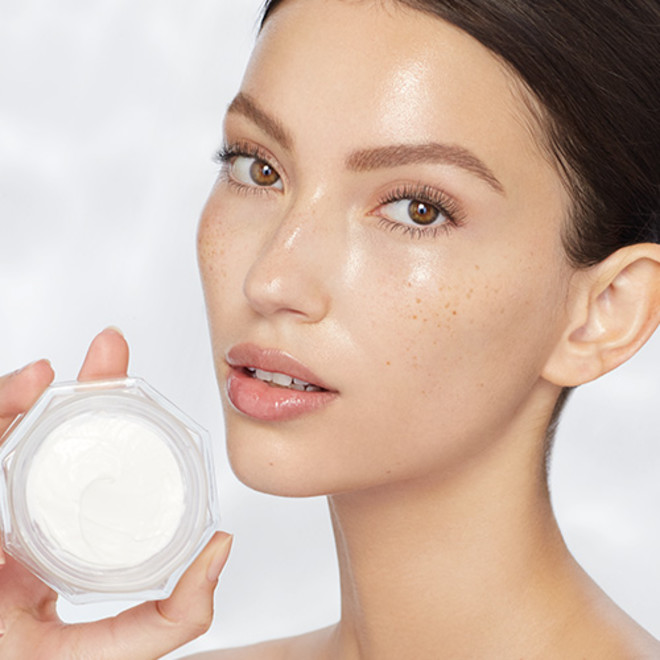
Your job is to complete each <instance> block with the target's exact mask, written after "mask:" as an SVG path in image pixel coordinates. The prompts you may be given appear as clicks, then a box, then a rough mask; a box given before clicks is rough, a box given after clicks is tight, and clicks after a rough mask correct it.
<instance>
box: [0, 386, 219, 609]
mask: <svg viewBox="0 0 660 660" xmlns="http://www.w3.org/2000/svg"><path fill="white" fill-rule="evenodd" d="M0 468H1V469H0V525H1V527H2V532H3V537H4V543H5V548H6V550H7V551H8V552H9V554H11V555H12V556H13V557H14V558H15V559H17V560H18V561H20V562H22V563H23V564H25V566H26V567H27V568H28V569H29V570H30V571H32V572H33V573H34V574H36V575H37V576H38V577H40V578H41V579H42V580H43V581H44V582H46V583H47V584H48V585H50V586H51V587H53V588H54V589H55V590H56V591H58V592H59V593H60V594H62V595H64V596H66V597H67V598H68V599H69V600H71V601H72V602H77V603H86V602H92V601H98V600H108V599H122V600H128V599H130V600H145V599H157V598H165V597H166V596H168V595H169V594H170V593H171V591H172V589H173V588H174V585H175V584H176V582H177V580H178V579H179V577H180V576H181V573H183V571H184V570H185V569H186V568H187V566H189V565H190V563H191V562H192V561H193V559H194V558H195V557H196V556H197V554H198V553H199V552H200V550H201V549H202V548H203V547H204V544H205V543H206V541H208V540H209V538H210V537H211V535H212V534H213V532H214V530H215V529H216V527H217V524H218V518H219V516H218V511H217V497H216V492H215V479H214V468H213V458H212V451H211V447H210V438H209V436H208V433H206V431H205V430H204V429H202V428H201V427H200V426H198V425H197V424H196V423H195V422H193V421H192V420H191V419H190V418H189V417H187V416H186V415H185V414H184V413H182V412H181V411H180V410H178V409H177V408H176V407H175V406H174V405H173V404H172V403H170V402H169V401H167V400H166V399H165V398H163V397H162V396H161V395H160V394H158V392H156V391H155V390H154V389H153V388H151V387H150V386H149V385H147V384H146V383H145V382H144V381H142V380H140V379H139V378H123V379H117V380H108V381H96V382H93V383H64V384H60V385H53V386H51V387H50V388H49V389H48V390H47V391H46V392H45V393H44V395H43V396H42V397H41V398H40V399H39V401H38V402H37V403H36V404H35V405H34V406H33V407H32V409H30V410H29V411H28V413H26V415H25V416H24V417H23V418H22V419H20V420H19V421H18V422H17V423H16V424H15V425H14V426H13V427H12V428H11V429H10V430H9V432H8V433H7V434H6V435H5V438H4V442H3V443H2V445H1V446H0Z"/></svg>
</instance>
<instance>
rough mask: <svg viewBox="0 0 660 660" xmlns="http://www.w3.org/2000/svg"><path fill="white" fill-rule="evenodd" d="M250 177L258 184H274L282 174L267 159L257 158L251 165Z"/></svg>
mask: <svg viewBox="0 0 660 660" xmlns="http://www.w3.org/2000/svg"><path fill="white" fill-rule="evenodd" d="M250 178H251V179H252V181H254V183H256V184H257V185H258V186H264V187H266V186H274V185H275V184H276V183H277V182H278V181H279V180H280V175H279V174H278V173H277V172H276V171H275V170H274V169H273V168H272V167H271V166H270V165H269V164H268V163H266V162H265V161H263V160H258V159H255V160H254V162H253V163H252V165H251V166H250Z"/></svg>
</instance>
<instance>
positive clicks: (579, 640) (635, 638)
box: [566, 598, 660, 660]
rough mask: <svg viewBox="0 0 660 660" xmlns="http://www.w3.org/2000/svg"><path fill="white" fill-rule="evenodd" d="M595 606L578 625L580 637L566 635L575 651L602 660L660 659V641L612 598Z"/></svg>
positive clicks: (598, 602) (600, 601) (603, 600)
mask: <svg viewBox="0 0 660 660" xmlns="http://www.w3.org/2000/svg"><path fill="white" fill-rule="evenodd" d="M594 605H595V607H594V610H592V612H591V613H586V616H585V617H584V618H583V619H582V621H581V622H580V623H579V624H577V626H576V628H578V629H579V631H580V632H579V634H577V635H575V636H573V635H571V634H567V635H566V641H567V642H568V643H571V642H575V645H574V647H573V648H574V649H582V650H583V651H587V650H588V651H589V653H591V654H592V655H586V656H585V657H589V658H590V657H598V658H599V659H600V658H602V660H660V641H659V640H657V639H656V638H655V637H654V636H653V635H651V634H650V633H649V632H647V631H646V630H645V629H644V628H642V627H641V626H640V625H639V624H638V623H637V622H636V621H634V620H633V619H632V618H631V617H629V616H628V614H626V613H625V612H623V611H622V610H621V609H620V608H619V607H618V606H617V605H615V604H614V603H613V602H612V601H610V600H609V598H604V599H602V600H599V601H597V602H596V603H594ZM589 614H591V616H590V615H589ZM594 654H595V655H594ZM566 657H572V656H566Z"/></svg>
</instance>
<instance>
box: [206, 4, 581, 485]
mask: <svg viewBox="0 0 660 660" xmlns="http://www.w3.org/2000/svg"><path fill="white" fill-rule="evenodd" d="M301 6H302V5H301V3H298V2H290V3H286V4H285V6H283V7H282V8H281V9H280V10H278V11H277V12H276V15H275V16H274V17H273V20H272V21H269V22H268V24H267V26H266V29H265V32H264V34H263V35H262V36H261V38H260V41H259V43H258V45H257V48H256V51H255V54H254V56H253V58H252V60H251V63H250V65H249V68H248V70H247V73H246V76H245V79H244V82H243V85H242V88H241V94H242V96H241V97H240V98H239V100H238V102H235V103H234V104H233V106H232V108H231V109H230V111H229V113H228V115H227V120H226V127H225V128H226V143H227V145H228V146H229V155H228V160H229V162H228V163H227V165H226V172H225V176H223V177H221V178H220V179H219V181H218V183H217V184H216V186H215V189H214V190H213V192H212V194H211V196H210V199H209V201H208V204H207V207H206V210H205V212H204V215H203V218H202V222H201V225H200V230H199V250H200V252H199V254H200V265H201V270H202V275H203V279H204V285H205V290H206V297H207V302H208V308H209V316H210V324H211V330H212V337H213V343H214V349H215V356H216V366H217V372H218V378H219V381H220V383H221V386H222V389H223V390H224V391H225V392H226V380H227V378H228V377H229V376H230V373H231V372H230V369H229V367H228V365H227V364H226V361H225V353H226V352H227V351H228V350H229V349H231V348H232V347H233V346H235V345H237V344H242V343H245V342H249V343H252V344H255V345H257V346H259V347H261V348H264V349H277V350H280V351H283V352H285V353H288V354H290V355H292V356H293V357H295V358H296V359H297V360H298V361H300V362H302V363H303V364H304V365H306V366H307V367H308V368H309V369H310V370H312V371H313V372H314V373H315V374H318V376H319V377H322V378H323V380H324V381H325V382H326V383H328V384H329V387H330V388H332V389H333V390H336V391H337V392H338V395H337V396H336V397H335V398H334V399H333V400H332V401H331V402H330V404H329V405H325V406H320V407H318V408H316V409H315V410H314V412H313V413H312V414H309V415H305V416H302V417H297V418H296V419H295V420H289V421H287V422H285V423H281V424H278V423H276V424H264V423H263V420H257V419H255V418H250V417H249V416H246V415H245V414H239V413H237V411H236V409H235V407H234V406H232V405H231V404H230V402H229V401H228V399H227V397H226V396H225V403H226V405H225V410H226V416H227V426H228V442H229V452H230V457H231V460H232V462H233V466H234V468H235V469H236V471H237V472H238V474H239V476H240V477H241V478H242V479H244V480H245V481H247V482H248V483H249V484H250V485H252V486H254V487H256V488H262V489H265V490H269V491H274V492H280V493H290V494H318V493H332V492H339V491H345V490H350V489H355V488H366V487H368V486H373V485H380V484H385V483H391V482H395V481H400V480H403V479H411V478H426V477H429V476H434V477H436V476H438V475H442V474H445V473H448V472H449V471H452V470H454V469H456V468H457V467H458V466H460V465H462V464H465V463H466V461H468V460H470V458H471V457H475V456H479V455H481V454H483V453H484V452H486V451H489V448H494V447H499V448H500V449H502V450H504V451H508V450H507V449H505V448H506V446H507V445H509V448H510V447H511V443H512V442H515V441H514V438H515V437H517V435H516V434H517V429H518V428H523V427H524V428H529V427H530V426H533V427H534V428H539V427H540V424H541V423H542V422H543V419H539V410H542V409H543V407H544V406H546V407H547V405H548V402H549V401H550V400H551V398H552V397H554V396H555V395H556V393H557V388H556V387H554V386H552V385H550V384H549V383H548V382H547V381H544V379H543V378H542V370H543V365H544V362H545V361H546V359H547V357H548V354H549V352H550V351H551V348H552V346H553V344H554V342H555V341H556V339H557V336H558V332H559V330H558V328H559V327H560V322H561V313H560V312H561V310H562V302H563V300H564V297H565V293H566V287H567V283H568V280H569V276H570V269H569V267H568V265H567V263H566V261H565V259H564V257H563V253H562V247H561V241H560V226H561V224H562V222H563V219H564V218H565V216H566V212H567V208H568V201H567V197H566V195H565V193H564V190H563V188H562V185H561V182H560V179H559V177H558V175H557V173H556V172H555V170H554V168H553V166H552V165H551V164H550V163H549V161H548V159H547V158H546V156H545V154H544V153H543V152H542V150H541V148H540V147H539V146H538V145H537V139H536V137H535V136H534V134H533V132H532V130H531V129H530V128H529V125H530V123H531V120H530V119H529V117H527V116H526V114H525V113H526V108H525V105H524V103H523V102H522V101H521V99H520V96H519V94H520V92H519V91H518V89H517V87H516V86H515V85H513V84H512V82H511V79H510V75H509V74H508V73H507V72H506V71H505V70H504V68H503V67H502V66H501V65H500V64H499V63H498V62H497V61H496V60H495V58H494V57H493V56H492V55H491V54H490V53H489V52H488V51H487V50H486V49H485V48H483V47H482V46H481V45H480V44H478V43H477V42H475V41H474V40H472V39H471V38H470V37H468V36H466V35H465V34H464V33H462V32H460V31H459V30H457V29H455V28H453V27H451V26H449V25H445V24H443V23H442V22H440V21H438V20H429V18H428V17H427V16H425V15H423V14H421V13H418V12H413V11H410V10H405V9H402V8H400V7H396V6H392V7H391V8H388V9H387V10H386V11H379V12H374V11H373V7H371V6H370V5H369V3H343V2H339V3H337V2H330V3H322V2H320V3H315V8H314V10H313V11H299V7H301ZM367 23H370V24H371V26H372V27H370V29H369V30H368V32H369V38H368V39H367V38H365V37H364V35H365V32H364V30H365V26H366V25H367ZM345 43H351V44H352V46H351V47H346V48H344V47H341V48H340V47H338V46H337V44H345ZM402 81H405V84H403V85H402V84H401V82H402ZM246 99H247V101H246ZM255 108H256V109H255ZM419 145H427V146H426V147H424V148H421V149H420V148H417V149H416V151H413V152H411V150H410V147H419ZM428 145H442V146H441V147H429V146H428ZM236 146H238V150H239V151H241V152H242V153H245V155H243V156H240V157H237V156H236V155H235V150H236ZM402 146H405V147H408V148H409V149H408V152H403V151H402V150H401V147H402ZM456 147H460V149H462V150H464V151H469V152H470V154H472V155H473V156H474V158H472V160H470V159H468V157H467V156H465V154H463V153H458V154H457V153H455V152H456V149H455V148H456ZM397 148H398V150H399V151H398V152H396V151H394V156H392V153H393V149H397ZM373 149H378V150H379V151H378V152H376V153H370V154H365V150H373ZM232 150H233V151H232ZM232 153H234V155H233V156H232ZM255 154H257V155H258V158H260V159H263V161H265V162H266V163H267V164H268V168H267V169H266V171H265V172H259V171H258V167H255V163H256V164H257V166H258V165H259V164H260V163H259V161H258V160H257V161H255V158H254V155H255ZM401 154H403V156H402V155H401ZM476 159H478V160H479V161H480V164H475V162H473V161H475V160H476ZM401 163H403V164H401ZM261 164H262V165H263V163H261ZM481 165H483V167H481ZM272 170H275V172H276V173H277V174H278V175H279V177H274V178H273V174H272ZM263 175H265V176H267V177H271V178H263ZM264 184H265V185H264ZM399 193H402V194H405V195H407V196H408V201H404V202H401V201H390V200H391V198H392V196H396V195H397V194H399ZM422 193H424V195H425V196H426V197H429V196H430V197H432V199H431V200H430V201H432V202H436V201H437V202H441V203H444V204H445V206H446V207H448V209H449V210H450V211H451V212H452V213H453V215H454V217H455V220H456V224H455V225H454V224H452V222H450V221H447V222H444V223H443V217H442V216H440V217H439V218H438V220H436V221H435V223H433V224H431V225H428V226H426V227H425V229H426V230H427V232H428V233H427V234H425V235H420V234H419V231H420V227H422V225H415V224H414V223H413V222H412V220H410V219H407V218H409V217H410V216H409V215H407V207H408V205H409V204H410V200H411V199H414V198H415V196H416V195H417V196H418V197H419V196H421V194H422ZM424 201H429V200H426V199H424ZM418 210H419V209H418ZM422 210H424V209H422ZM416 217H417V216H416ZM403 222H407V223H408V224H407V225H404V224H402V223H403ZM411 226H412V227H413V229H412V230H411V228H410V227H411ZM228 320H231V322H228ZM531 338H533V341H532V340H530V339H531Z"/></svg>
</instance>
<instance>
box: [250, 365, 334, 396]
mask: <svg viewBox="0 0 660 660" xmlns="http://www.w3.org/2000/svg"><path fill="white" fill-rule="evenodd" d="M243 373H245V374H246V375H248V376H250V377H251V378H256V379H257V380H260V381H262V382H264V383H268V385H271V386H273V387H282V388H285V389H290V390H296V391H297V392H328V391H329V390H326V389H325V388H323V387H319V386H318V385H313V384H312V383H308V382H307V381H305V380H302V379H300V378H294V377H293V376H289V375H288V374H283V373H280V372H278V371H264V370H263V369H257V368H256V367H243Z"/></svg>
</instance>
